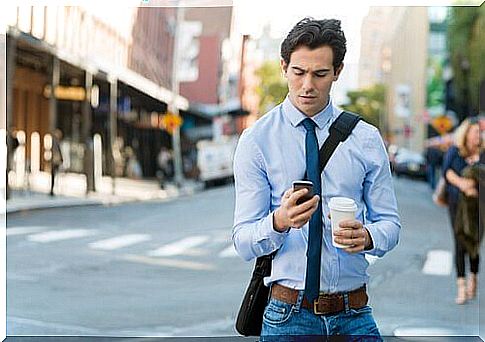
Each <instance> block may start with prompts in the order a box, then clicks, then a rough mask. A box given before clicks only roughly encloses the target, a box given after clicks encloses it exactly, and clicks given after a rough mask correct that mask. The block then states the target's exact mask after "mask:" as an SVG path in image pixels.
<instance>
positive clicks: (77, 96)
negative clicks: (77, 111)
mask: <svg viewBox="0 0 485 342" xmlns="http://www.w3.org/2000/svg"><path fill="white" fill-rule="evenodd" d="M51 92H52V87H51V86H50V85H46V86H45V87H44V96H45V97H47V98H49V97H50V96H51ZM54 95H55V96H56V99H58V100H70V101H84V99H85V98H86V90H85V89H84V88H83V87H66V86H57V87H56V89H55V91H54Z"/></svg>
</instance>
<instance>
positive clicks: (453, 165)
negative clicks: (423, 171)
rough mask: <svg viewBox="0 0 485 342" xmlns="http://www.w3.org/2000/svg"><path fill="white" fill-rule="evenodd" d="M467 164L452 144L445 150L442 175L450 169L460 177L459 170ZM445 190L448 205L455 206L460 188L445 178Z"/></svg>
mask: <svg viewBox="0 0 485 342" xmlns="http://www.w3.org/2000/svg"><path fill="white" fill-rule="evenodd" d="M467 166H468V164H467V162H466V160H465V159H464V158H463V157H462V156H460V154H459V152H458V147H456V146H452V147H450V148H449V149H448V151H447V152H446V155H445V158H444V161H443V177H445V175H446V171H448V170H450V169H451V170H453V171H455V173H456V174H457V175H458V176H460V177H461V172H462V171H463V169H464V168H465V167H467ZM445 179H446V177H445ZM446 191H447V192H448V204H449V205H450V206H455V205H456V204H457V202H458V195H459V194H460V189H458V188H457V187H456V186H454V185H452V184H451V183H450V182H448V180H447V181H446Z"/></svg>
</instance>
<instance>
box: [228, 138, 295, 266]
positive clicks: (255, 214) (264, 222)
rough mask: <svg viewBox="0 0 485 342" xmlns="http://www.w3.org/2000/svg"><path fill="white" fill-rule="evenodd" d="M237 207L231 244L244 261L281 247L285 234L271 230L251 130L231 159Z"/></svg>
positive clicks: (267, 199)
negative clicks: (232, 160)
mask: <svg viewBox="0 0 485 342" xmlns="http://www.w3.org/2000/svg"><path fill="white" fill-rule="evenodd" d="M234 180H235V187H236V204H235V210H234V226H233V231H232V240H233V243H234V247H235V249H236V251H237V253H238V254H239V255H240V256H241V257H242V258H243V259H244V260H246V261H248V260H251V259H252V258H255V257H259V256H262V255H266V254H270V253H271V252H273V251H275V250H276V249H278V248H279V247H280V246H281V244H282V243H283V241H284V239H285V237H286V236H287V233H279V232H277V231H275V230H274V229H273V213H271V212H270V203H271V187H270V184H269V181H268V177H267V174H266V171H265V168H264V160H263V157H262V155H261V152H260V150H259V149H258V146H257V144H256V143H255V142H254V140H253V137H252V136H251V132H250V130H246V131H244V132H243V134H242V135H241V137H240V139H239V142H238V145H237V148H236V153H235V156H234Z"/></svg>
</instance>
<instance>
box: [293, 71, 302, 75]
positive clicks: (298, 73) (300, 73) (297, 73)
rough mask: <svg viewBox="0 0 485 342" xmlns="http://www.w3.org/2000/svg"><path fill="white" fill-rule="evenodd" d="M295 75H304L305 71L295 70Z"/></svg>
mask: <svg viewBox="0 0 485 342" xmlns="http://www.w3.org/2000/svg"><path fill="white" fill-rule="evenodd" d="M295 75H298V76H301V75H303V72H301V71H295Z"/></svg>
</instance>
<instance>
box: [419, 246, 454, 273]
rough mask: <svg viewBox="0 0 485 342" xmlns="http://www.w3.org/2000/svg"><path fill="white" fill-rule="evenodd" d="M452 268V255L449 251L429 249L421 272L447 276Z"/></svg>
mask: <svg viewBox="0 0 485 342" xmlns="http://www.w3.org/2000/svg"><path fill="white" fill-rule="evenodd" d="M451 269H452V255H451V252H450V251H444V250H433V251H429V252H428V255H427V257H426V262H425V263H424V266H423V273H424V274H430V275H439V276H448V275H450V274H451Z"/></svg>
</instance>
